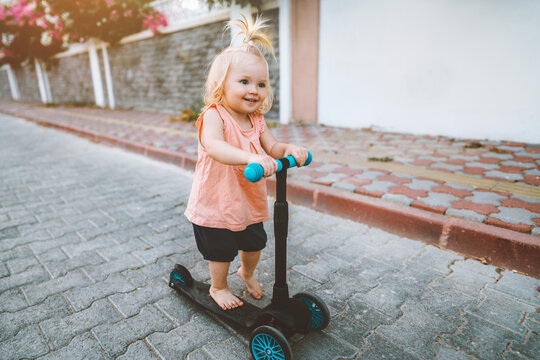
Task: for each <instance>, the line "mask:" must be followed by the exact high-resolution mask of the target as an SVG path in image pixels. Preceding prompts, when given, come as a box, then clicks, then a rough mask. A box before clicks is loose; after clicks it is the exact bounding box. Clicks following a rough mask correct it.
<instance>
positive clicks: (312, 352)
mask: <svg viewBox="0 0 540 360" xmlns="http://www.w3.org/2000/svg"><path fill="white" fill-rule="evenodd" d="M313 342H315V343H316V344H317V347H314V346H313ZM292 348H293V352H294V354H295V358H298V360H339V359H344V358H345V359H350V358H352V357H353V356H354V355H356V354H357V353H358V349H357V348H356V347H354V346H351V345H350V344H348V343H346V342H344V341H340V340H338V339H336V338H334V337H333V336H331V335H329V334H327V333H325V332H322V331H314V332H312V333H310V334H309V337H304V338H303V339H302V340H301V341H300V342H298V343H296V344H294V345H293V346H292Z"/></svg>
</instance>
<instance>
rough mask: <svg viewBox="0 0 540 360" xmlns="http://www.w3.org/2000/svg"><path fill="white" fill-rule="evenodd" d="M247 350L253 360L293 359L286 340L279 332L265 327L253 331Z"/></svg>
mask: <svg viewBox="0 0 540 360" xmlns="http://www.w3.org/2000/svg"><path fill="white" fill-rule="evenodd" d="M249 348H250V350H251V356H252V357H253V359H254V360H292V358H293V357H292V349H291V345H290V344H289V341H288V340H287V338H285V336H284V335H283V334H282V333H281V332H280V331H279V330H277V329H275V328H273V327H271V326H267V325H264V326H259V327H258V328H256V329H255V330H253V332H252V333H251V339H250V341H249Z"/></svg>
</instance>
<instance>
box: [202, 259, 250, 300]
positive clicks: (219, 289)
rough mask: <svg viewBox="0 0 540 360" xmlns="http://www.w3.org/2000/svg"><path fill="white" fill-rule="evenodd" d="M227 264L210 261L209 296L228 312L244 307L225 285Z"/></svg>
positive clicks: (228, 264)
mask: <svg viewBox="0 0 540 360" xmlns="http://www.w3.org/2000/svg"><path fill="white" fill-rule="evenodd" d="M230 265H231V263H229V262H218V261H210V264H209V266H210V279H211V280H212V286H211V287H210V296H211V297H212V299H214V301H215V302H216V303H217V304H218V305H219V306H220V307H221V308H222V309H223V310H229V309H234V308H237V307H239V306H242V305H244V303H243V302H242V301H241V300H240V299H238V298H237V297H236V296H234V295H233V293H232V292H231V290H229V286H228V285H227V274H228V272H229V266H230Z"/></svg>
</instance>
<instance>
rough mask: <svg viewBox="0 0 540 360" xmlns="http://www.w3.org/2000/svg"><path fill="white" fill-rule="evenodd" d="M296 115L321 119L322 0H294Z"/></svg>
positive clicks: (293, 48) (294, 113) (293, 37)
mask: <svg viewBox="0 0 540 360" xmlns="http://www.w3.org/2000/svg"><path fill="white" fill-rule="evenodd" d="M291 48H292V51H291V52H292V79H291V80H292V118H293V120H294V121H298V120H302V121H303V122H310V123H316V122H317V94H318V73H319V0H291Z"/></svg>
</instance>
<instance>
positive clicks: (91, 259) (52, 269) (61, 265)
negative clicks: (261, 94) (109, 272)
mask: <svg viewBox="0 0 540 360" xmlns="http://www.w3.org/2000/svg"><path fill="white" fill-rule="evenodd" d="M104 262H105V260H104V259H103V257H101V256H99V255H98V254H97V253H95V252H93V251H89V252H85V253H82V254H81V255H79V256H76V257H73V258H70V259H65V256H64V258H63V259H60V260H56V261H50V262H45V263H44V264H43V266H44V267H45V268H46V269H47V271H48V272H49V273H50V274H51V275H52V276H53V277H54V278H58V277H60V276H64V275H66V274H68V273H69V272H74V270H76V269H78V268H81V267H84V266H88V265H97V264H102V263H104Z"/></svg>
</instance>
